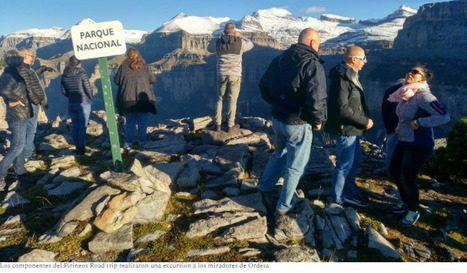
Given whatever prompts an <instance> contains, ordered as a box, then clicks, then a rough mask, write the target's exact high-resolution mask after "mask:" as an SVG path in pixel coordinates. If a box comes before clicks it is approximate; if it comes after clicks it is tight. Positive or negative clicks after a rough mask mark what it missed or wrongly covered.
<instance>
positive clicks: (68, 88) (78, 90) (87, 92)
mask: <svg viewBox="0 0 467 273" xmlns="http://www.w3.org/2000/svg"><path fill="white" fill-rule="evenodd" d="M61 82H62V94H63V95H65V96H66V97H67V98H68V102H69V103H85V104H91V103H92V88H91V84H90V82H89V77H88V75H87V74H86V72H85V71H84V69H83V68H82V67H79V66H78V67H76V68H75V69H73V71H68V69H65V72H64V73H63V75H62V80H61Z"/></svg>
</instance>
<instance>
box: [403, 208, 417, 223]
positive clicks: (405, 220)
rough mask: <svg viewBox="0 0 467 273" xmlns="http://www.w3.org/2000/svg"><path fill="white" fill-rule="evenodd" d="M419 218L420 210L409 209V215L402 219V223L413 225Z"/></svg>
mask: <svg viewBox="0 0 467 273" xmlns="http://www.w3.org/2000/svg"><path fill="white" fill-rule="evenodd" d="M419 218H420V212H418V211H411V210H409V212H408V213H407V215H406V216H405V217H404V218H403V219H402V220H401V224H403V225H404V226H411V225H413V224H415V223H416V222H417V221H418V219H419Z"/></svg>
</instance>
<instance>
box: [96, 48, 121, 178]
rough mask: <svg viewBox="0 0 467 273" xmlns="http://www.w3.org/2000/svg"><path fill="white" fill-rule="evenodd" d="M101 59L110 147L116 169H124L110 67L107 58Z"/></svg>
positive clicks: (118, 170) (100, 65)
mask: <svg viewBox="0 0 467 273" xmlns="http://www.w3.org/2000/svg"><path fill="white" fill-rule="evenodd" d="M98 60H99V71H100V73H101V84H102V94H103V95H104V105H105V113H106V115H107V127H108V129H109V136H110V148H111V150H112V158H113V163H114V167H115V171H117V172H121V171H122V170H123V163H122V153H121V152H120V141H119V138H118V127H117V121H116V118H115V108H114V101H113V95H112V85H111V84H110V78H109V67H108V64H107V58H106V57H101V58H99V59H98Z"/></svg>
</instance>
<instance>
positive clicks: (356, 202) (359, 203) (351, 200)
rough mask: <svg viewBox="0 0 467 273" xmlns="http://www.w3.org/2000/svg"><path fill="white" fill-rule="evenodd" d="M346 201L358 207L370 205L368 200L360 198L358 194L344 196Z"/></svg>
mask: <svg viewBox="0 0 467 273" xmlns="http://www.w3.org/2000/svg"><path fill="white" fill-rule="evenodd" d="M344 202H345V203H349V204H352V205H355V206H357V207H361V208H366V207H368V206H369V205H370V204H368V202H367V201H365V200H362V199H360V198H358V196H354V197H344Z"/></svg>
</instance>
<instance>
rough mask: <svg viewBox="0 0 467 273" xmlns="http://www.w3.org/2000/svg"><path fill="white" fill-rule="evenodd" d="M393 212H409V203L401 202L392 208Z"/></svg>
mask: <svg viewBox="0 0 467 273" xmlns="http://www.w3.org/2000/svg"><path fill="white" fill-rule="evenodd" d="M391 211H392V213H405V212H407V204H406V203H404V202H400V203H399V204H397V205H396V206H394V207H392V208H391Z"/></svg>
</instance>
